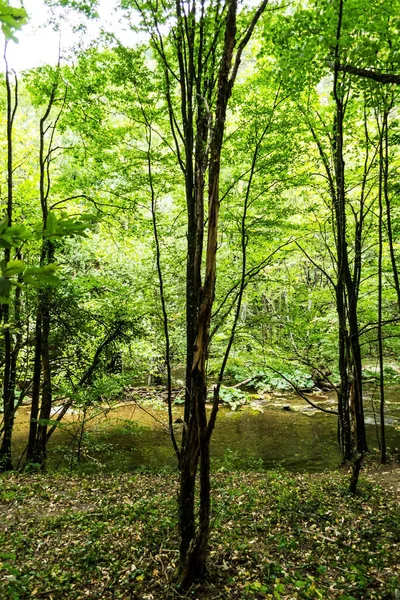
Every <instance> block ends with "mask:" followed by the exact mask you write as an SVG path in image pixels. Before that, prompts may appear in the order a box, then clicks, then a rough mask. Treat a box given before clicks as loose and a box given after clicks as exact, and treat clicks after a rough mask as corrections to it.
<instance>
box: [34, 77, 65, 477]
mask: <svg viewBox="0 0 400 600" xmlns="http://www.w3.org/2000/svg"><path fill="white" fill-rule="evenodd" d="M57 88H58V82H57V80H56V81H55V82H54V83H53V86H52V89H51V93H50V97H49V101H48V104H47V107H46V110H45V112H44V115H43V117H42V118H41V119H40V127H39V169H40V173H39V197H40V205H41V209H42V231H43V239H42V249H41V255H40V266H41V267H43V266H45V265H47V264H49V263H51V262H52V261H53V260H54V244H53V242H52V241H51V240H50V239H46V237H45V231H46V226H47V218H48V215H49V210H48V197H49V193H50V172H49V168H50V157H51V151H52V147H51V146H52V140H53V136H54V132H55V127H56V124H57V121H58V117H57V118H56V120H55V125H53V126H50V125H49V126H47V125H46V122H47V119H48V118H49V115H50V113H51V110H52V108H53V105H54V103H55V97H56V92H57ZM61 110H62V109H61ZM60 114H61V112H60V113H59V116H60ZM49 129H51V131H52V133H51V137H50V142H49V147H48V148H47V150H46V148H45V144H46V139H45V138H46V132H47V131H48V130H49ZM50 308H51V291H50V289H49V288H48V287H47V286H44V287H43V288H42V289H40V290H39V293H38V306H37V311H36V326H35V353H34V365H33V385H32V405H31V419H30V427H29V437H28V447H27V454H26V460H27V462H34V463H38V464H40V465H42V466H44V463H45V460H46V444H47V439H48V438H47V423H46V421H48V420H49V419H50V415H51V405H52V386H51V364H50V349H49V337H50V326H51V316H50V315H51V311H50ZM40 389H41V390H42V395H41V403H40ZM39 404H40V412H39Z"/></svg>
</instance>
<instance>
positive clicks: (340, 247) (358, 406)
mask: <svg viewBox="0 0 400 600" xmlns="http://www.w3.org/2000/svg"><path fill="white" fill-rule="evenodd" d="M342 20H343V0H340V3H339V14H338V25H337V32H336V48H335V69H334V84H333V95H334V99H335V104H336V114H335V127H334V160H335V175H336V198H335V207H334V208H335V217H336V230H337V253H338V287H339V286H342V288H343V291H345V298H346V299H347V306H346V308H347V323H348V330H349V337H348V342H349V344H348V348H349V356H348V362H349V370H350V372H351V381H350V402H351V414H352V416H353V423H352V425H353V430H354V438H355V439H354V445H355V450H356V456H355V462H354V464H353V477H352V480H351V484H350V489H351V491H352V492H355V490H356V487H357V482H358V475H359V472H360V469H361V463H362V458H363V456H364V453H365V452H366V451H367V449H368V448H367V440H366V433H365V421H364V409H363V395H362V363H361V348H360V341H359V331H358V315H357V300H358V286H357V281H358V279H359V275H358V273H357V274H356V275H355V276H354V278H353V277H352V275H351V272H350V264H349V254H348V246H347V219H346V186H345V163H344V151H343V138H344V136H343V124H344V113H345V100H344V94H345V89H344V85H343V81H340V80H339V71H340V69H339V63H340V60H339V57H340V38H341V28H342ZM356 235H361V231H359V230H357V228H356ZM357 242H358V240H357V239H356V244H357Z"/></svg>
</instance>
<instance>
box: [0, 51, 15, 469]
mask: <svg viewBox="0 0 400 600" xmlns="http://www.w3.org/2000/svg"><path fill="white" fill-rule="evenodd" d="M4 61H5V65H6V73H5V79H6V92H7V220H8V227H11V225H12V220H13V185H14V184H13V125H14V118H15V113H16V111H17V107H18V83H17V79H16V80H15V86H14V97H13V91H12V87H11V82H10V73H9V68H8V62H7V42H6V45H5V49H4ZM9 260H10V249H9V248H6V249H5V250H4V262H5V264H7V263H8V262H9ZM2 315H3V324H4V355H5V362H4V373H3V408H4V432H3V439H2V443H1V448H0V470H2V471H8V470H10V469H12V460H11V438H12V431H13V427H14V413H15V379H16V376H15V369H16V358H15V363H14V360H13V355H14V349H13V338H12V332H11V323H10V308H9V305H8V304H4V305H3V311H2Z"/></svg>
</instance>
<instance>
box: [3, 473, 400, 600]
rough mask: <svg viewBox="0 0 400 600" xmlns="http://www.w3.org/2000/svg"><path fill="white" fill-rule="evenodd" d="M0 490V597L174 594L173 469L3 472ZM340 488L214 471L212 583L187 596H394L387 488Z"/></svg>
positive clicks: (327, 478)
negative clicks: (0, 523) (2, 520)
mask: <svg viewBox="0 0 400 600" xmlns="http://www.w3.org/2000/svg"><path fill="white" fill-rule="evenodd" d="M0 484H1V485H2V487H3V488H6V489H7V491H8V492H13V493H14V497H13V499H11V500H7V499H0V503H1V508H2V510H3V511H4V512H5V513H6V516H7V531H3V532H1V533H0V542H1V547H2V552H1V554H2V556H1V558H0V560H1V562H2V563H3V565H2V567H3V568H4V571H3V573H4V576H3V577H2V578H1V580H0V594H1V595H2V597H4V598H13V595H14V597H18V596H19V597H32V598H34V597H35V596H39V595H42V594H43V592H45V591H47V590H49V589H52V590H53V591H52V595H53V597H54V598H63V597H64V598H65V597H68V598H70V599H71V600H75V599H77V598H80V597H82V596H88V595H90V593H91V592H92V591H93V589H94V586H96V589H97V587H99V588H100V589H102V590H103V589H107V590H110V595H112V596H113V598H115V599H116V600H117V599H122V598H124V597H126V596H129V595H132V593H134V594H135V595H136V596H138V597H143V596H146V595H149V594H151V595H152V596H153V597H154V598H158V599H160V600H164V599H166V598H169V597H170V596H171V587H170V580H171V577H172V575H173V572H174V568H175V567H176V555H177V553H178V540H177V536H176V533H175V530H176V501H175V498H176V493H177V481H176V477H175V476H174V474H173V472H169V473H168V474H167V473H164V474H161V473H159V474H154V473H153V474H151V473H148V472H147V473H143V474H139V473H138V474H135V475H134V476H132V475H124V476H115V475H111V474H107V475H103V476H99V475H97V476H91V477H87V476H86V477H85V476H80V477H71V476H67V475H65V474H64V475H63V476H50V475H39V474H36V475H35V474H33V475H32V474H29V475H12V476H8V477H4V476H3V477H2V478H1V481H0ZM346 487H347V483H346V477H345V476H344V475H343V474H337V473H336V474H335V473H325V474H318V475H315V476H311V475H307V476H304V475H296V476H293V475H290V474H288V473H285V472H283V471H281V470H278V471H274V472H270V473H265V472H264V473H249V472H248V473H246V472H241V473H237V474H234V473H219V474H216V475H215V477H214V481H213V500H212V514H213V524H214V527H213V529H212V534H211V539H210V552H211V553H212V554H211V555H212V557H213V569H212V571H211V573H212V579H211V578H210V579H207V580H206V581H205V582H202V583H201V584H196V585H195V586H194V587H193V589H192V595H193V596H195V597H196V598H199V599H200V600H203V599H204V600H206V599H207V600H217V599H218V598H221V597H224V598H225V597H228V596H229V598H234V599H238V600H239V599H242V598H246V599H250V598H261V597H263V598H282V599H283V598H285V597H291V598H292V597H293V598H302V599H309V598H313V599H320V598H327V597H329V598H348V599H350V598H360V597H369V598H371V599H373V598H376V599H378V598H384V597H392V596H393V597H395V590H396V589H399V564H400V560H399V558H400V557H399V549H398V544H396V539H397V537H398V535H399V533H400V520H399V511H398V506H397V497H396V493H395V492H394V491H393V490H392V491H391V490H390V489H385V488H383V489H382V488H380V487H379V486H376V485H373V484H371V483H370V481H367V480H363V481H362V483H361V486H360V493H359V495H358V496H355V497H352V498H351V497H349V496H348V495H347V493H346V491H345V489H346ZM133 540H134V543H133ZM38 545H39V547H40V550H41V552H40V553H38V552H37V547H38ZM166 548H167V549H168V550H169V552H168V553H167V552H166V551H165V549H166ZM160 549H161V550H163V556H164V559H163V561H164V562H163V563H162V565H163V567H162V568H160V552H161V550H160ZM4 563H6V567H4ZM8 566H9V567H11V569H13V571H14V574H13V573H11V572H10V571H9V570H8ZM211 573H210V574H211ZM381 573H385V577H382V576H381V575H380V574H381ZM9 575H13V576H12V577H9ZM103 595H104V594H103Z"/></svg>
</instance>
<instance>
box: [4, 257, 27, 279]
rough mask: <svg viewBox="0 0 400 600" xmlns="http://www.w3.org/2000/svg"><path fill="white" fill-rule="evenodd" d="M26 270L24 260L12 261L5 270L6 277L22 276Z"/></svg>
mask: <svg viewBox="0 0 400 600" xmlns="http://www.w3.org/2000/svg"><path fill="white" fill-rule="evenodd" d="M24 269H25V263H24V261H23V260H10V261H9V262H8V263H7V266H6V268H5V271H4V272H5V275H6V276H7V277H12V276H13V275H20V274H21V273H23V271H24Z"/></svg>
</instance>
